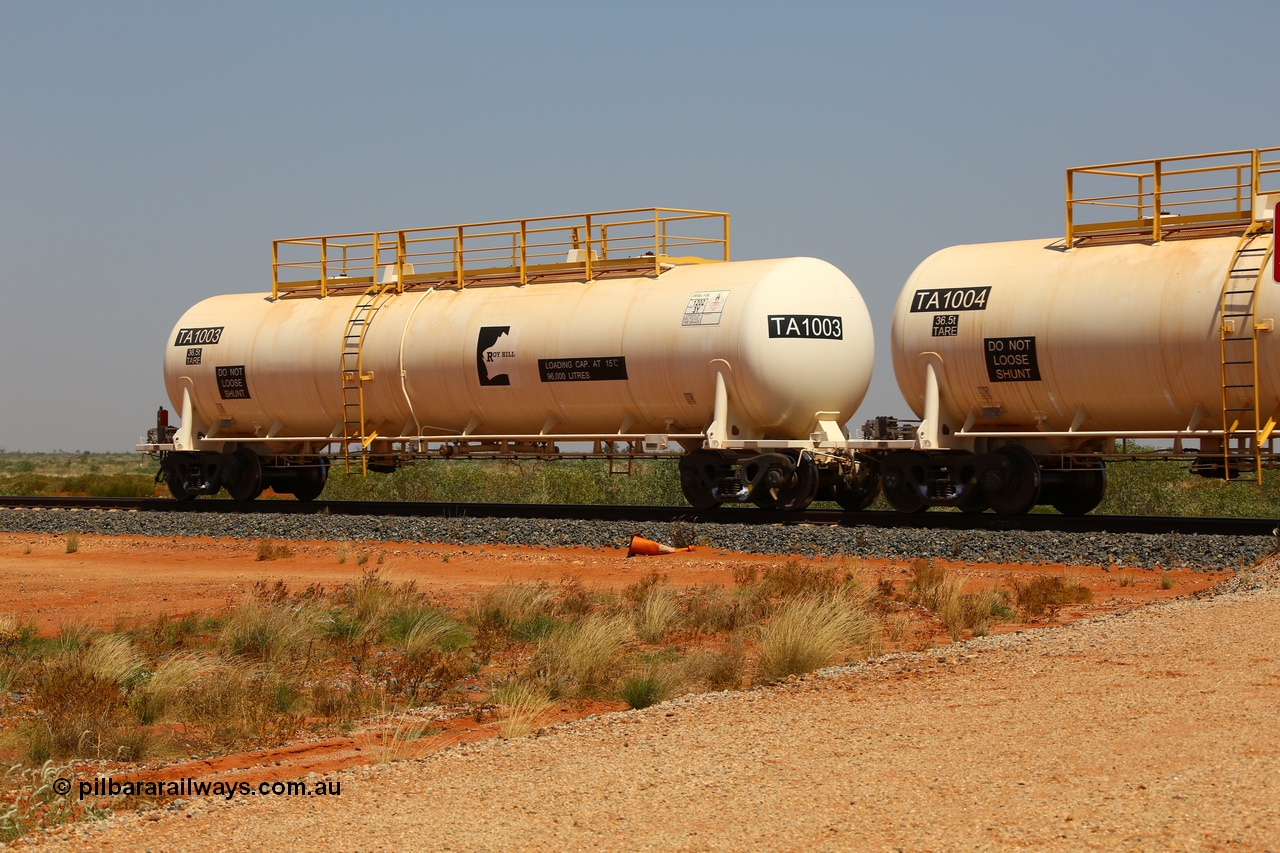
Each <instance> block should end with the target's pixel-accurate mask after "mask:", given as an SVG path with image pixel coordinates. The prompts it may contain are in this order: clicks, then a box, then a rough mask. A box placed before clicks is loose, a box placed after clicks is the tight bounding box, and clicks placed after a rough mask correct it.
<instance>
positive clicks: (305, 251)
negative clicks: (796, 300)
mask: <svg viewBox="0 0 1280 853" xmlns="http://www.w3.org/2000/svg"><path fill="white" fill-rule="evenodd" d="M727 260H729V214H727V213H718V212H713V211H705V210H682V209H678V208H666V207H650V208H634V209H630V210H610V211H601V212H598V213H578V214H572V215H568V216H543V217H534V218H529V219H507V220H499V221H495V222H475V223H471V224H467V225H447V226H439V227H434V228H414V229H407V230H402V231H369V232H362V233H356V234H332V235H328V236H321V237H299V238H294V239H289V240H275V241H273V242H272V244H271V292H272V295H273V296H274V297H280V296H289V295H293V296H303V295H305V296H329V295H331V294H338V293H356V294H358V293H364V292H365V291H366V290H367V289H368V288H369V287H370V286H371V285H372V284H374V283H375V282H376V283H382V284H393V285H394V286H395V288H396V289H397V290H398V291H404V290H413V289H421V288H424V287H439V286H441V285H446V286H455V287H458V288H461V287H463V286H465V285H467V284H473V283H485V282H490V283H492V282H504V283H513V284H517V283H518V284H522V285H523V284H529V283H530V282H533V281H537V280H539V279H544V278H561V279H563V278H566V277H577V276H581V277H583V278H584V279H592V278H596V277H598V276H600V275H604V274H607V273H609V272H619V271H628V270H631V271H637V272H641V273H647V272H649V271H652V272H653V273H654V274H655V275H656V274H660V273H661V272H662V269H663V267H664V265H670V264H680V263H698V262H705V261H727Z"/></svg>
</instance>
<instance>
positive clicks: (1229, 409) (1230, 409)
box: [1222, 406, 1253, 412]
mask: <svg viewBox="0 0 1280 853" xmlns="http://www.w3.org/2000/svg"><path fill="white" fill-rule="evenodd" d="M1222 411H1224V412H1252V411H1253V406H1245V407H1244V408H1242V409H1233V408H1227V409H1223V410H1222Z"/></svg>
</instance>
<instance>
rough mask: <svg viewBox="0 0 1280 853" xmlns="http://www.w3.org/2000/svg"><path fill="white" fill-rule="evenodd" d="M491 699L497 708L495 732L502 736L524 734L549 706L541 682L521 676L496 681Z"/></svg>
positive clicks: (511, 737) (508, 738) (548, 699)
mask: <svg viewBox="0 0 1280 853" xmlns="http://www.w3.org/2000/svg"><path fill="white" fill-rule="evenodd" d="M492 699H493V702H494V704H496V705H497V706H498V708H499V712H500V716H499V721H498V735H499V736H500V737H501V738H502V739H503V740H514V739H515V738H521V737H524V736H525V735H527V734H528V733H529V732H530V731H531V730H532V729H533V727H534V726H535V725H536V724H537V722H538V718H539V717H540V716H542V714H543V713H544V712H545V711H546V710H547V709H548V708H550V707H551V694H550V693H548V692H547V690H546V689H545V688H543V687H542V686H541V685H539V684H535V683H533V682H529V681H524V680H519V681H509V682H507V683H505V684H501V685H499V686H498V687H497V688H496V689H495V690H494V691H493V696H492Z"/></svg>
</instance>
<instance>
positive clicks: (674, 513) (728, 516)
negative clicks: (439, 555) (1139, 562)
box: [0, 496, 1280, 536]
mask: <svg viewBox="0 0 1280 853" xmlns="http://www.w3.org/2000/svg"><path fill="white" fill-rule="evenodd" d="M5 507H7V508H27V509H62V510H83V509H93V510H117V511H139V512H177V513H242V514H273V513H277V514H279V513H283V514H301V515H315V514H329V515H347V516H352V515H355V516H392V517H422V518H430V517H437V518H439V517H453V518H536V519H576V520H592V521H636V522H672V521H685V522H690V523H702V522H714V523H717V524H743V525H759V524H789V525H801V524H811V525H833V526H842V527H875V528H912V529H933V530H988V531H1001V530H1020V531H1058V532H1062V533H1152V534H1168V533H1177V534H1184V535H1227V536H1270V535H1272V534H1273V532H1274V531H1275V530H1276V529H1277V527H1278V526H1280V522H1278V521H1277V520H1275V519H1264V518H1187V517H1161V516H1141V517H1140V516H1118V515H1085V516H1066V515H1059V514H1057V513H1032V514H1028V515H1017V516H1006V515H995V514H993V513H981V514H976V515H967V514H965V513H961V512H924V513H916V514H909V515H908V514H903V513H898V512H884V511H876V512H842V511H838V510H816V509H809V510H805V511H803V512H779V511H769V510H761V509H743V508H730V509H723V508H722V509H714V510H697V509H693V508H691V507H660V506H593V505H566V504H498V503H465V504H459V503H429V502H414V503H402V502H390V501H313V502H301V501H294V500H265V501H247V502H236V501H230V500H217V499H206V500H194V501H186V502H180V501H175V500H171V499H168V498H90V497H61V496H60V497H0V508H5Z"/></svg>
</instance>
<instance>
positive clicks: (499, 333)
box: [476, 326, 516, 385]
mask: <svg viewBox="0 0 1280 853" xmlns="http://www.w3.org/2000/svg"><path fill="white" fill-rule="evenodd" d="M515 358H516V347H515V342H514V341H512V339H511V327H510V326H481V327H480V338H479V340H478V341H476V374H477V375H478V376H479V378H480V384H481V385H510V384H511V369H512V366H513V365H514V364H515Z"/></svg>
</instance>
